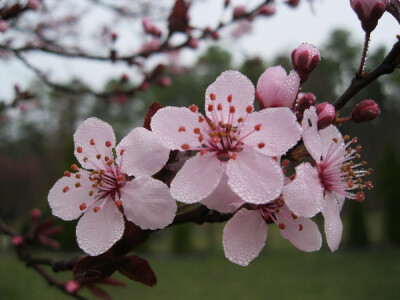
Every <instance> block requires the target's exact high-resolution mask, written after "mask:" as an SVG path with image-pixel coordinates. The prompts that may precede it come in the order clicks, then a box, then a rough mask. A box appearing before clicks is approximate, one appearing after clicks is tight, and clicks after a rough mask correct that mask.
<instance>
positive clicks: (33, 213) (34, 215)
mask: <svg viewBox="0 0 400 300" xmlns="http://www.w3.org/2000/svg"><path fill="white" fill-rule="evenodd" d="M41 216H42V212H41V210H40V209H39V208H34V209H32V210H31V220H32V221H34V222H37V221H38V220H39V219H40V217H41Z"/></svg>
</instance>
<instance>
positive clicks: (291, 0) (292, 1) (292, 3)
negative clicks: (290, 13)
mask: <svg viewBox="0 0 400 300" xmlns="http://www.w3.org/2000/svg"><path fill="white" fill-rule="evenodd" d="M286 3H287V4H288V5H289V6H291V7H296V6H297V5H299V4H300V0H288V1H286Z"/></svg>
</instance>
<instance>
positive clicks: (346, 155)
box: [282, 107, 372, 251]
mask: <svg viewBox="0 0 400 300" xmlns="http://www.w3.org/2000/svg"><path fill="white" fill-rule="evenodd" d="M317 124H318V116H317V113H316V111H315V107H311V108H310V109H308V110H306V111H305V112H304V119H303V122H302V127H303V141H304V145H305V146H306V148H307V150H308V152H309V153H310V155H311V157H312V158H313V159H314V160H315V163H316V167H315V168H314V167H313V166H312V165H311V164H310V163H302V164H300V165H299V166H297V167H296V177H295V179H294V180H293V181H292V182H291V183H289V184H288V185H286V186H285V187H284V188H283V191H282V195H283V198H284V200H285V203H286V205H287V206H288V208H289V209H290V210H291V211H293V212H294V213H295V214H296V215H299V216H304V217H312V216H314V215H315V214H316V213H318V212H319V211H322V214H323V215H324V218H325V234H326V238H327V242H328V245H329V247H330V249H331V250H332V251H335V250H336V249H337V248H338V246H339V243H340V240H341V236H342V228H343V226H342V222H341V220H340V211H341V209H342V206H343V203H344V200H345V198H349V199H356V200H358V201H362V200H363V199H364V197H365V195H364V193H363V192H362V191H360V189H363V188H364V187H367V188H371V187H372V185H371V183H370V182H365V183H363V182H362V179H361V178H362V177H363V176H366V175H369V173H370V172H371V171H370V170H368V171H366V170H363V169H362V168H360V166H364V165H365V162H362V163H354V161H353V160H354V159H355V158H359V154H358V152H359V151H361V146H357V147H356V148H355V149H353V148H351V147H349V146H350V145H351V144H352V143H355V141H356V140H355V139H353V140H351V141H349V142H347V143H346V141H345V139H344V138H343V137H342V135H341V134H340V132H339V130H338V129H337V128H336V127H335V126H333V125H330V126H329V127H327V128H325V129H322V130H319V131H318V125H317ZM346 140H347V137H346Z"/></svg>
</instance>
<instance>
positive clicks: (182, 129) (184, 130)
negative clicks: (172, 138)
mask: <svg viewBox="0 0 400 300" xmlns="http://www.w3.org/2000/svg"><path fill="white" fill-rule="evenodd" d="M178 131H179V132H186V128H185V126H181V127H179V129H178Z"/></svg>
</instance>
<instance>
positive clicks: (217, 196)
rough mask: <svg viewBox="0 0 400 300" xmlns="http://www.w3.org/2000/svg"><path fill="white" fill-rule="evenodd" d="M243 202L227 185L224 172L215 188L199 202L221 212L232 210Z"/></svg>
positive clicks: (226, 177)
mask: <svg viewBox="0 0 400 300" xmlns="http://www.w3.org/2000/svg"><path fill="white" fill-rule="evenodd" d="M245 203H246V202H244V201H243V200H242V198H240V197H239V195H238V194H236V193H234V192H233V191H232V190H231V188H230V187H229V185H228V176H227V175H226V173H224V174H222V178H221V180H220V182H219V184H218V186H217V187H216V189H215V190H214V191H213V192H212V193H211V194H210V195H209V196H208V197H206V198H205V199H204V200H201V204H203V205H205V206H207V207H208V208H209V209H214V210H217V211H219V212H221V213H231V212H234V211H235V210H237V209H238V208H239V207H240V206H242V205H243V204H245Z"/></svg>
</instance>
